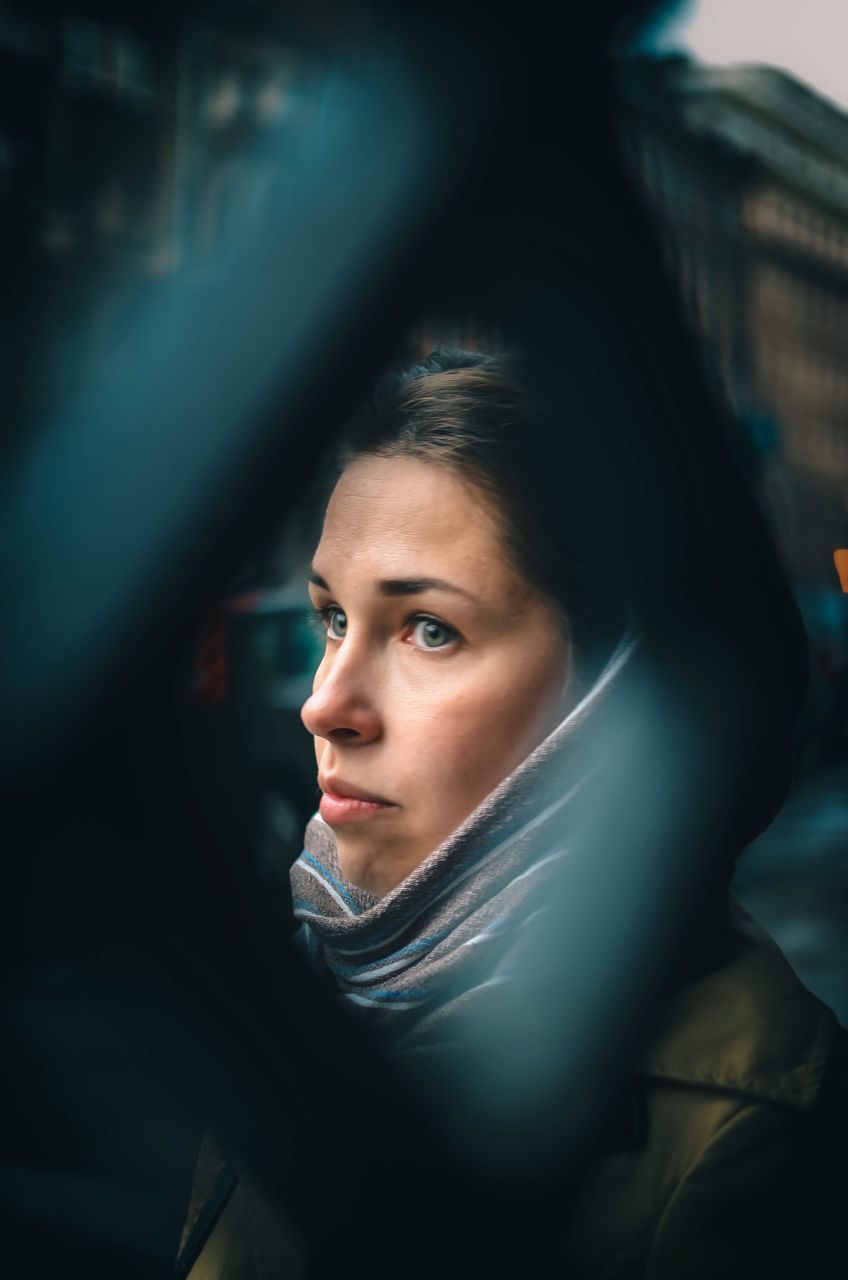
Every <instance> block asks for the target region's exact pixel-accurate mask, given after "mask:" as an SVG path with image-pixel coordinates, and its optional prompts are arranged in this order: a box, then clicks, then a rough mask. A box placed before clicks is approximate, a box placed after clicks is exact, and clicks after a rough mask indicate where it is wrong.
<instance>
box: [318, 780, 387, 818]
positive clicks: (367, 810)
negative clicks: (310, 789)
mask: <svg viewBox="0 0 848 1280" xmlns="http://www.w3.org/2000/svg"><path fill="white" fill-rule="evenodd" d="M318 785H319V787H320V788H321V790H322V792H323V793H324V794H323V795H322V796H321V803H320V805H319V806H318V811H319V813H320V814H321V817H322V818H323V819H324V821H325V822H326V823H327V825H328V826H329V827H333V826H336V825H337V824H339V823H341V822H359V821H362V820H363V819H365V818H374V817H376V816H377V815H378V814H380V813H388V811H389V810H390V809H396V808H397V805H396V804H393V803H392V802H391V801H390V800H384V799H382V797H380V796H376V795H373V794H372V793H371V792H369V791H364V790H363V789H362V788H361V787H355V786H353V785H352V784H351V783H347V782H343V781H342V779H341V778H320V777H319V779H318Z"/></svg>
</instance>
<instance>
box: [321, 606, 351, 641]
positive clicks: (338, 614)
mask: <svg viewBox="0 0 848 1280" xmlns="http://www.w3.org/2000/svg"><path fill="white" fill-rule="evenodd" d="M326 616H327V635H328V636H331V637H332V639H333V640H344V638H345V636H346V635H347V614H346V613H343V612H342V610H341V609H328V610H327V615H326Z"/></svg>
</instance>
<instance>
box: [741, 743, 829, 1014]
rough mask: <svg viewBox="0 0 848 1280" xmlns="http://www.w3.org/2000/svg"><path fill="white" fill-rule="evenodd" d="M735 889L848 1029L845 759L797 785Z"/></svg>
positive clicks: (747, 859)
mask: <svg viewBox="0 0 848 1280" xmlns="http://www.w3.org/2000/svg"><path fill="white" fill-rule="evenodd" d="M734 891H735V892H736V894H737V896H738V898H739V899H740V901H741V902H742V904H743V906H745V907H746V909H747V910H748V911H750V912H751V914H752V915H754V916H755V917H756V918H757V920H759V922H760V923H761V924H762V925H763V926H764V927H765V928H766V929H768V930H769V932H770V933H771V934H772V935H773V936H774V937H775V938H776V940H777V941H778V943H779V944H780V946H781V948H782V950H783V951H784V953H785V955H786V957H787V959H788V960H789V961H790V963H791V964H792V966H793V968H794V969H795V970H796V972H797V973H798V974H799V976H800V977H801V978H802V980H803V981H804V982H805V983H806V985H807V986H808V987H809V988H810V989H811V990H812V991H814V992H815V993H816V995H817V996H819V997H820V998H821V999H822V1000H824V1001H825V1003H826V1004H828V1005H830V1007H831V1008H832V1009H833V1010H834V1012H835V1013H836V1015H837V1017H838V1018H839V1020H840V1022H841V1023H842V1024H843V1026H848V929H846V927H845V921H846V919H848V760H842V761H840V762H839V763H837V764H832V765H830V766H829V767H828V768H826V769H825V770H823V771H822V772H821V773H819V774H817V775H815V776H814V777H812V778H809V779H806V780H804V781H803V782H802V783H801V784H800V785H799V786H798V788H797V789H796V791H795V792H794V793H793V794H792V795H791V796H790V798H789V799H788V800H787V802H786V804H785V806H784V808H783V809H782V811H781V812H780V814H779V815H778V817H777V818H776V819H775V821H774V822H773V823H772V825H771V826H770V827H769V828H768V829H767V830H766V831H765V832H764V833H763V834H762V835H761V836H760V837H759V839H757V840H755V841H754V843H753V844H752V845H751V846H750V847H749V848H748V849H747V850H746V851H745V853H744V854H743V856H742V858H741V859H740V861H739V866H738V869H737V873H736V878H735V881H734Z"/></svg>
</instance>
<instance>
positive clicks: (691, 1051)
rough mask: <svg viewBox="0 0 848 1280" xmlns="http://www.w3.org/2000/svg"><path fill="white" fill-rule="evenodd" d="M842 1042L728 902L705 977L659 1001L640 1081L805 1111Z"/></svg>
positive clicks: (830, 1019) (828, 1015)
mask: <svg viewBox="0 0 848 1280" xmlns="http://www.w3.org/2000/svg"><path fill="white" fill-rule="evenodd" d="M835 1034H836V1019H835V1017H834V1015H833V1013H832V1012H831V1011H830V1009H828V1008H827V1006H826V1005H824V1004H822V1003H821V1001H820V1000H818V999H817V998H816V997H815V996H814V995H812V994H811V992H809V991H808V990H807V988H806V987H805V986H804V985H803V984H802V983H801V981H800V979H799V978H798V977H797V976H796V974H795V973H794V971H793V970H792V968H791V967H790V965H789V964H788V962H787V960H786V959H785V957H784V956H783V953H782V952H781V950H780V948H779V947H778V946H777V943H776V942H775V941H774V940H773V939H772V938H771V937H770V936H769V935H768V934H767V933H766V932H765V930H764V929H762V928H760V926H759V925H757V924H756V923H755V921H754V920H753V919H752V917H751V916H750V915H748V913H747V912H746V911H744V910H743V908H742V907H741V906H740V905H739V903H738V902H736V901H735V900H734V899H731V902H730V913H729V917H728V920H727V923H726V925H725V926H724V928H723V929H722V932H721V936H720V939H719V943H718V947H717V949H716V952H715V955H714V959H713V961H712V962H711V963H710V966H709V968H708V971H707V972H706V973H702V974H701V975H699V976H698V977H696V978H694V979H693V980H692V981H690V982H687V983H686V984H685V985H684V986H683V987H681V988H679V989H678V990H677V991H676V992H675V993H674V994H673V995H672V997H671V998H670V999H669V1000H666V1001H665V1002H664V1003H663V1012H662V1017H661V1020H660V1022H659V1023H658V1024H657V1026H656V1028H655V1031H654V1034H653V1035H652V1037H651V1038H650V1040H649V1042H648V1044H647V1045H646V1046H645V1048H644V1049H643V1051H642V1053H641V1054H640V1055H639V1058H638V1060H637V1065H636V1073H637V1075H641V1076H648V1077H652V1078H654V1079H659V1080H665V1081H670V1082H673V1083H677V1084H683V1085H690V1086H694V1087H698V1088H704V1089H711V1090H720V1091H729V1092H732V1093H738V1094H743V1095H746V1096H748V1097H751V1098H755V1099H762V1100H766V1101H769V1102H777V1103H781V1104H783V1105H786V1106H791V1107H798V1108H807V1107H810V1106H812V1104H813V1103H814V1102H815V1100H816V1097H817V1096H818V1093H819V1089H820V1087H821V1083H822V1077H823V1075H824V1071H825V1067H826V1065H827V1061H828V1058H829V1056H830V1052H831V1047H832V1044H833V1040H834V1037H835Z"/></svg>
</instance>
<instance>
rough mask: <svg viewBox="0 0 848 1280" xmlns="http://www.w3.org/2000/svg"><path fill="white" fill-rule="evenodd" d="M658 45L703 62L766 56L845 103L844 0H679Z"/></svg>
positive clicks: (847, 6) (847, 14) (847, 39)
mask: <svg viewBox="0 0 848 1280" xmlns="http://www.w3.org/2000/svg"><path fill="white" fill-rule="evenodd" d="M656 40H657V44H658V46H659V48H661V49H667V50H670V49H683V50H685V51H686V52H688V53H693V54H695V56H696V57H698V58H701V59H702V60H703V61H704V62H715V63H727V62H768V63H770V64H771V65H772V66H777V67H783V68H785V69H786V70H787V71H791V72H792V73H793V75H796V76H798V77H799V79H801V80H806V81H807V83H808V84H811V85H813V86H814V87H815V88H816V89H818V90H819V92H820V93H823V94H826V95H827V96H828V97H830V98H833V99H834V100H835V101H836V102H838V103H839V104H840V105H841V106H843V107H845V108H848V0H685V2H684V3H683V4H681V5H680V7H679V9H678V11H677V17H676V18H674V19H672V20H671V22H670V23H669V24H667V26H666V27H665V28H664V29H663V30H661V31H658V32H657V35H656Z"/></svg>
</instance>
